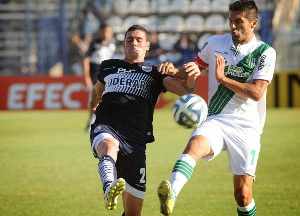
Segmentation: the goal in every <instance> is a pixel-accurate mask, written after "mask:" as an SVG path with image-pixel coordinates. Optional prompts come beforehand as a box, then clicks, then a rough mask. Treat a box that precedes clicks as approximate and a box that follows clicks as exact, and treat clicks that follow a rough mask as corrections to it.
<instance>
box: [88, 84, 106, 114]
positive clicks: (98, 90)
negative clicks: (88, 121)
mask: <svg viewBox="0 0 300 216" xmlns="http://www.w3.org/2000/svg"><path fill="white" fill-rule="evenodd" d="M103 90H104V85H103V84H102V83H100V82H97V83H96V84H95V86H94V88H93V90H92V96H91V100H90V104H89V106H90V108H91V109H94V108H96V106H97V105H98V104H99V103H100V102H101V97H102V93H103Z"/></svg>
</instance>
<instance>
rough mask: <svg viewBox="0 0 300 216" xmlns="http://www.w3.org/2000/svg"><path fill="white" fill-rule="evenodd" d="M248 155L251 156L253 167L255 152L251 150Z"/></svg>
mask: <svg viewBox="0 0 300 216" xmlns="http://www.w3.org/2000/svg"><path fill="white" fill-rule="evenodd" d="M250 154H251V165H253V164H254V161H255V154H256V151H255V150H254V149H253V150H251V152H250Z"/></svg>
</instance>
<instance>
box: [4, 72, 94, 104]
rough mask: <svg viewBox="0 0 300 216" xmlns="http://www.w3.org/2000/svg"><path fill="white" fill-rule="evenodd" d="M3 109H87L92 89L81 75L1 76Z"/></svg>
mask: <svg viewBox="0 0 300 216" xmlns="http://www.w3.org/2000/svg"><path fill="white" fill-rule="evenodd" d="M0 94H1V97H0V109H1V110H36V109H85V108H87V103H88V92H87V91H86V90H85V86H84V81H83V79H82V78H81V77H78V76H64V77H59V78H51V77H48V76H29V77H19V76H8V77H0Z"/></svg>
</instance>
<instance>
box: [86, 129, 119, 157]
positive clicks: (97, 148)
mask: <svg viewBox="0 0 300 216" xmlns="http://www.w3.org/2000/svg"><path fill="white" fill-rule="evenodd" d="M116 137H117V136H115V134H114V131H112V130H111V129H110V128H109V127H107V126H105V125H97V126H93V125H92V127H91V132H90V139H91V148H92V151H93V154H94V156H95V157H100V156H101V155H105V154H109V155H115V157H116V154H117V152H118V151H119V143H120V142H119V140H118V139H117V138H116Z"/></svg>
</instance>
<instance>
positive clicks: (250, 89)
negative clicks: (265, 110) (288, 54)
mask: <svg viewBox="0 0 300 216" xmlns="http://www.w3.org/2000/svg"><path fill="white" fill-rule="evenodd" d="M220 83H221V84H222V85H224V86H225V87H226V88H229V89H230V90H232V91H233V92H235V93H236V94H238V95H240V96H242V97H246V98H251V99H252V100H255V101H258V100H260V99H261V97H262V96H263V95H264V93H265V91H266V89H267V86H268V81H266V80H254V81H253V82H252V83H240V82H238V81H236V80H233V79H230V78H227V77H224V78H223V79H222V80H220Z"/></svg>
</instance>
